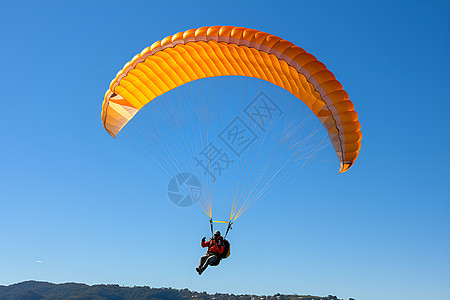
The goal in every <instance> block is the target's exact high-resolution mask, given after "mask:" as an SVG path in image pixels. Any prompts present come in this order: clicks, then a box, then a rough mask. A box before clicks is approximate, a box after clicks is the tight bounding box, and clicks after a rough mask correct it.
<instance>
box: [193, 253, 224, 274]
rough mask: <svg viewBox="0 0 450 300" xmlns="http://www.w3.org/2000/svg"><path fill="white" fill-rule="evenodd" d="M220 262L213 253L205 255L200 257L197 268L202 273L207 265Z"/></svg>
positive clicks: (217, 256)
mask: <svg viewBox="0 0 450 300" xmlns="http://www.w3.org/2000/svg"><path fill="white" fill-rule="evenodd" d="M219 260H220V258H219V255H218V254H214V253H207V254H205V255H203V256H202V257H200V262H199V264H198V267H199V268H200V269H201V270H202V271H204V270H205V269H206V268H207V267H208V266H209V265H211V264H214V263H216V262H218V261H219Z"/></svg>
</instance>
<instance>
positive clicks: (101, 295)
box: [0, 281, 339, 300]
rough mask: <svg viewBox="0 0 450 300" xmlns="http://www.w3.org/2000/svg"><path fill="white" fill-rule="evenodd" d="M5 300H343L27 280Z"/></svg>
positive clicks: (4, 292)
mask: <svg viewBox="0 0 450 300" xmlns="http://www.w3.org/2000/svg"><path fill="white" fill-rule="evenodd" d="M0 299H1V300H41V299H45V300H59V299H68V300H94V299H95V300H135V299H139V300H141V299H142V300H144V299H145V300H146V299H148V300H172V299H174V300H175V299H195V300H202V299H203V300H209V299H211V300H212V299H214V300H225V299H236V300H265V299H277V300H287V299H289V300H294V299H301V300H339V299H338V298H336V297H335V296H331V295H330V296H327V297H315V296H299V295H282V294H276V295H273V296H256V295H233V294H218V293H217V294H213V295H210V294H207V293H206V292H202V293H198V292H191V291H189V290H188V289H182V290H177V289H172V288H150V287H146V286H145V287H124V286H119V285H113V284H107V285H105V284H100V285H92V286H90V285H86V284H81V283H62V284H54V283H49V282H38V281H25V282H21V283H17V284H12V285H9V286H0Z"/></svg>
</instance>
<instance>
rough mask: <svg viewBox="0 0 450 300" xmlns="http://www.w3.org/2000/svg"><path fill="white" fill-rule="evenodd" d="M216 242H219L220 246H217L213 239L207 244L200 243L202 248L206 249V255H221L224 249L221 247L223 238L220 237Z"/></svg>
mask: <svg viewBox="0 0 450 300" xmlns="http://www.w3.org/2000/svg"><path fill="white" fill-rule="evenodd" d="M217 240H220V241H221V242H220V245H218V244H217V242H216V240H215V239H214V238H212V239H210V240H209V241H207V242H202V247H203V248H205V247H208V253H218V254H222V253H223V250H225V248H224V247H223V238H222V237H221V236H220V237H219V238H218V239H217Z"/></svg>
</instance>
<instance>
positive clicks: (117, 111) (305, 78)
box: [102, 26, 362, 173]
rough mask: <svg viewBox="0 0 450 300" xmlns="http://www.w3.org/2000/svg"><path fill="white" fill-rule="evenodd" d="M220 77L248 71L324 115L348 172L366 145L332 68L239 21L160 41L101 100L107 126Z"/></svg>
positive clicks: (114, 129) (115, 128)
mask: <svg viewBox="0 0 450 300" xmlns="http://www.w3.org/2000/svg"><path fill="white" fill-rule="evenodd" d="M215 76H248V77H254V78H259V79H262V80H266V81H268V82H271V83H273V84H275V85H277V86H280V87H282V88H284V89H286V90H287V91H289V92H291V93H292V94H293V95H294V96H296V97H297V98H299V99H300V100H301V101H303V102H304V103H305V104H306V105H307V106H308V107H309V108H310V109H311V111H312V112H313V113H314V114H315V115H316V116H317V118H319V120H320V121H321V122H322V124H323V125H324V127H325V128H326V130H327V131H328V135H329V137H330V140H331V142H332V144H333V146H334V149H335V151H336V154H337V156H338V158H339V160H340V161H341V166H340V169H339V172H340V173H342V172H345V171H347V170H348V169H349V168H350V167H351V166H352V164H353V163H354V161H355V160H356V158H357V157H358V153H359V149H360V148H361V137H362V135H361V131H360V128H361V125H360V123H359V121H358V115H357V113H356V111H355V110H354V106H353V103H352V102H351V101H350V100H349V96H348V94H347V92H346V91H345V90H344V89H343V87H342V85H341V83H340V82H339V81H337V80H336V79H335V76H334V75H333V73H331V72H330V71H328V69H327V68H326V67H325V65H324V64H323V63H321V62H319V61H318V60H317V59H316V58H315V57H314V56H313V55H311V54H309V53H307V52H306V51H305V50H303V49H302V48H300V47H297V46H295V45H294V44H293V43H291V42H289V41H286V40H283V39H281V38H279V37H277V36H274V35H270V34H269V33H265V32H261V31H258V30H254V29H248V28H244V27H234V26H211V27H201V28H198V29H190V30H187V31H184V32H179V33H176V34H174V35H172V36H168V37H166V38H164V39H163V40H161V41H157V42H155V43H154V44H153V45H152V46H151V47H148V48H146V49H144V50H143V51H142V52H141V53H140V54H138V55H136V56H135V57H134V58H133V59H132V60H131V61H130V62H128V63H127V64H126V65H125V66H124V68H123V69H122V70H121V71H120V72H119V73H118V74H117V76H116V78H115V79H114V80H113V81H112V82H111V84H110V87H109V89H108V91H107V92H106V95H105V99H104V101H103V106H102V121H103V125H104V127H105V129H106V130H107V131H108V132H109V133H110V134H111V135H112V136H113V137H115V136H116V135H117V134H118V133H119V132H120V130H121V129H122V128H123V127H124V126H125V125H126V124H127V122H128V121H130V120H131V119H132V118H133V116H134V115H135V114H136V113H137V112H138V111H139V110H140V109H141V108H142V107H143V106H144V105H146V104H147V103H149V102H150V101H152V100H153V99H155V98H156V97H158V96H159V95H162V94H163V93H165V92H167V91H169V90H172V89H174V88H176V87H178V86H180V85H183V84H185V83H188V82H191V81H194V80H197V79H201V78H208V77H215Z"/></svg>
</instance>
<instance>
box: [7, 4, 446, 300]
mask: <svg viewBox="0 0 450 300" xmlns="http://www.w3.org/2000/svg"><path fill="white" fill-rule="evenodd" d="M449 13H450V2H448V1H429V2H427V3H425V2H422V1H376V2H366V1H345V2H344V3H339V2H337V1H321V2H320V4H318V2H317V1H290V2H288V1H280V2H275V1H229V2H227V3H225V2H213V1H195V2H194V1H192V2H189V4H182V3H181V1H180V2H174V1H158V3H156V1H123V2H119V1H4V0H3V1H0V60H1V66H2V72H1V73H0V82H1V87H2V89H1V90H2V92H1V99H2V100H1V104H2V105H1V107H2V109H1V111H2V126H1V129H0V133H1V139H0V241H1V242H0V284H2V285H7V284H11V283H15V282H19V281H23V280H30V279H33V280H43V281H51V282H67V281H75V282H84V283H88V284H94V283H117V284H125V285H148V286H152V287H161V286H165V287H175V288H185V287H187V288H189V289H192V290H197V291H203V290H205V291H207V292H210V293H214V292H228V293H256V294H273V293H277V292H280V293H297V294H312V295H328V294H334V295H337V296H338V297H340V298H344V299H347V298H349V297H353V298H356V299H386V298H389V299H408V300H413V299H424V298H429V299H433V298H434V299H443V298H444V297H447V296H448V295H449V294H450V284H449V283H450V254H449V253H450V217H449V216H450V176H449V169H450V160H449V158H448V153H449V147H450V135H449V129H450V118H449V113H450V101H449V100H450V98H449V93H448V92H449V85H450V76H449V73H448V70H449V68H450V58H449V53H450V18H449ZM215 24H220V25H228V24H230V25H237V26H245V27H249V28H255V29H259V30H262V31H266V32H269V33H272V34H275V35H278V36H281V37H282V38H284V39H287V40H290V41H292V42H293V43H295V44H297V45H299V46H301V47H303V48H305V49H306V50H307V51H309V52H311V53H313V54H314V55H315V56H316V57H317V58H318V59H319V60H321V61H323V62H324V63H325V64H326V65H327V66H328V67H329V69H330V70H332V71H333V72H334V73H335V75H336V77H337V78H338V80H340V81H341V82H342V83H343V84H344V87H345V89H346V90H347V91H348V92H349V94H350V96H351V99H352V100H353V101H354V103H355V105H356V109H357V111H358V113H359V116H360V121H361V123H362V126H363V127H362V131H363V148H362V150H361V153H360V156H359V158H358V160H357V161H356V164H355V166H354V167H352V169H351V170H350V171H349V172H347V173H345V174H342V175H337V174H336V169H333V171H332V172H323V173H321V174H320V173H319V172H313V173H312V176H311V177H301V178H300V177H299V178H300V179H301V180H302V181H304V182H302V185H301V187H300V189H299V186H300V185H299V183H298V182H296V181H295V180H294V181H290V182H288V183H287V184H285V185H284V186H283V187H282V188H280V190H278V191H277V192H276V194H274V195H273V197H271V198H269V199H267V200H265V201H263V202H261V203H259V204H258V205H257V206H256V207H255V208H254V209H252V210H251V211H250V212H249V213H248V214H246V215H244V216H243V217H242V218H240V219H239V221H238V224H236V228H235V229H234V230H233V232H232V236H231V238H232V242H233V254H232V257H230V259H229V260H227V261H225V262H223V263H222V264H221V266H220V267H219V268H214V269H210V270H208V271H207V273H205V276H202V277H199V276H198V275H197V274H196V273H195V271H194V267H195V266H196V264H197V262H198V257H199V256H200V255H201V254H202V253H203V251H204V250H202V249H201V248H200V246H199V241H200V238H201V237H202V236H203V235H206V234H207V233H208V228H207V225H208V224H207V218H206V217H205V215H204V214H203V213H202V212H201V211H200V209H198V207H192V208H189V209H178V208H176V207H174V205H172V204H171V203H170V202H169V201H168V200H167V195H166V186H167V182H168V180H169V179H170V178H169V177H168V176H165V174H164V173H162V172H161V170H160V169H158V167H157V166H156V165H155V164H154V163H153V162H152V161H151V160H150V159H148V158H147V157H146V156H145V155H144V154H143V153H141V152H139V151H136V145H133V144H127V143H122V142H117V141H116V140H114V139H113V138H111V137H110V136H109V135H108V134H107V133H106V132H105V130H104V128H103V126H102V124H101V121H100V109H101V102H102V100H103V96H104V93H105V91H106V89H107V88H108V86H109V83H110V81H111V80H112V79H113V78H114V76H115V74H116V73H117V71H118V70H120V69H121V68H122V66H123V65H124V63H125V62H126V61H128V60H129V59H131V58H132V57H133V56H134V55H135V54H136V53H138V52H140V51H141V50H142V49H144V48H145V47H147V46H149V45H150V44H152V43H153V42H154V41H156V40H159V39H161V38H164V37H165V36H167V35H171V34H173V33H176V32H179V31H183V30H187V29H190V28H196V27H200V26H205V25H215ZM121 158H124V159H123V160H121ZM115 162H120V163H115ZM335 163H336V165H333V166H334V167H336V168H337V161H336V162H335ZM319 177H320V180H318V178H319ZM299 199H301V201H298V200H299ZM255 243H256V244H255ZM37 261H41V262H37Z"/></svg>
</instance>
